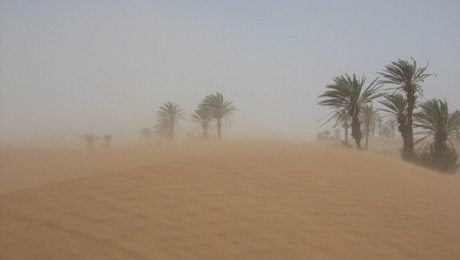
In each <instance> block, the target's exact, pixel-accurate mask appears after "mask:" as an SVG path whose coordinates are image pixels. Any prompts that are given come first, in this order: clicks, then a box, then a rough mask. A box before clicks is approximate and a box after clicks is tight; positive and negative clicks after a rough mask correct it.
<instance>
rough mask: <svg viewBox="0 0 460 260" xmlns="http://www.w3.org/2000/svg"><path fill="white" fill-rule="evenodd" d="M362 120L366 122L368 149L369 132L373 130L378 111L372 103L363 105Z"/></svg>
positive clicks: (367, 144) (365, 131) (366, 146)
mask: <svg viewBox="0 0 460 260" xmlns="http://www.w3.org/2000/svg"><path fill="white" fill-rule="evenodd" d="M361 115H362V121H363V123H364V134H365V135H366V136H365V137H366V139H365V143H364V147H365V148H366V149H367V148H368V147H369V134H370V132H371V128H372V125H375V120H376V118H377V111H375V110H374V107H373V106H372V103H370V104H369V105H365V106H363V107H362V113H361Z"/></svg>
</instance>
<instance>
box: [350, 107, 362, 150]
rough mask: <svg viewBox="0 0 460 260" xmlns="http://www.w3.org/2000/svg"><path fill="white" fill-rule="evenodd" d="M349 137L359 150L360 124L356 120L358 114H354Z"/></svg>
mask: <svg viewBox="0 0 460 260" xmlns="http://www.w3.org/2000/svg"><path fill="white" fill-rule="evenodd" d="M351 135H352V136H353V138H354V139H355V143H356V148H358V149H361V138H362V134H361V122H359V119H358V113H356V112H355V113H354V114H353V117H352V120H351Z"/></svg>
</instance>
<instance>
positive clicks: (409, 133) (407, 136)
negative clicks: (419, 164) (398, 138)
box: [402, 88, 415, 161]
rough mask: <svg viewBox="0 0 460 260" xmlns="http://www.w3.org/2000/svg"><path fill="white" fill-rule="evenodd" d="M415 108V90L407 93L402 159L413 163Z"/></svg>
mask: <svg viewBox="0 0 460 260" xmlns="http://www.w3.org/2000/svg"><path fill="white" fill-rule="evenodd" d="M414 106H415V93H414V89H413V88H411V90H410V91H409V92H408V93H407V121H406V124H405V127H404V128H405V131H404V134H403V136H402V137H403V144H404V147H403V152H402V157H403V159H405V160H409V161H411V160H412V159H413V158H414V134H413V127H412V114H413V111H414Z"/></svg>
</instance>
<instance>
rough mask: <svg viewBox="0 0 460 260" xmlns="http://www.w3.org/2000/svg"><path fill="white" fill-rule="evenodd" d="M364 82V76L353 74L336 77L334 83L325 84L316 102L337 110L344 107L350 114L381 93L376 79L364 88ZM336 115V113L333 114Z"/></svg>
mask: <svg viewBox="0 0 460 260" xmlns="http://www.w3.org/2000/svg"><path fill="white" fill-rule="evenodd" d="M365 83H366V78H365V77H364V76H362V77H361V78H358V77H356V75H355V74H353V75H352V76H350V75H348V74H345V75H342V76H339V77H336V78H334V84H331V85H327V86H326V91H325V92H324V93H323V94H322V95H320V96H319V98H322V100H321V101H319V102H318V104H319V105H321V106H328V107H331V108H333V109H335V110H337V112H339V111H341V110H342V109H345V110H346V111H347V112H348V114H349V115H350V116H352V115H353V114H354V113H359V110H360V108H361V107H362V106H364V105H366V104H368V103H370V102H372V100H373V99H376V98H378V97H380V96H382V95H383V94H382V93H379V90H380V87H381V86H380V85H379V84H378V82H377V79H374V80H373V81H371V83H369V84H368V85H367V87H366V88H364V85H365ZM363 88H364V89H363ZM336 115H337V113H335V114H334V115H333V116H336Z"/></svg>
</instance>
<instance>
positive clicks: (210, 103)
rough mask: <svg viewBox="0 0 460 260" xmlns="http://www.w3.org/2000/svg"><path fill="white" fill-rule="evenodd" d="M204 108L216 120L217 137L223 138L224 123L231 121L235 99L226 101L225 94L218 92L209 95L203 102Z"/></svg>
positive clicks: (234, 108)
mask: <svg viewBox="0 0 460 260" xmlns="http://www.w3.org/2000/svg"><path fill="white" fill-rule="evenodd" d="M201 105H202V108H203V110H204V111H206V113H209V115H210V116H211V119H212V120H213V121H215V122H216V128H217V138H218V139H219V141H220V140H221V139H222V123H223V122H225V123H227V124H228V123H229V122H230V117H231V115H233V113H234V111H235V110H236V107H235V106H234V105H233V101H224V96H223V95H222V94H221V93H219V92H217V94H215V95H209V96H207V97H205V98H204V99H203V101H202V102H201Z"/></svg>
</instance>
